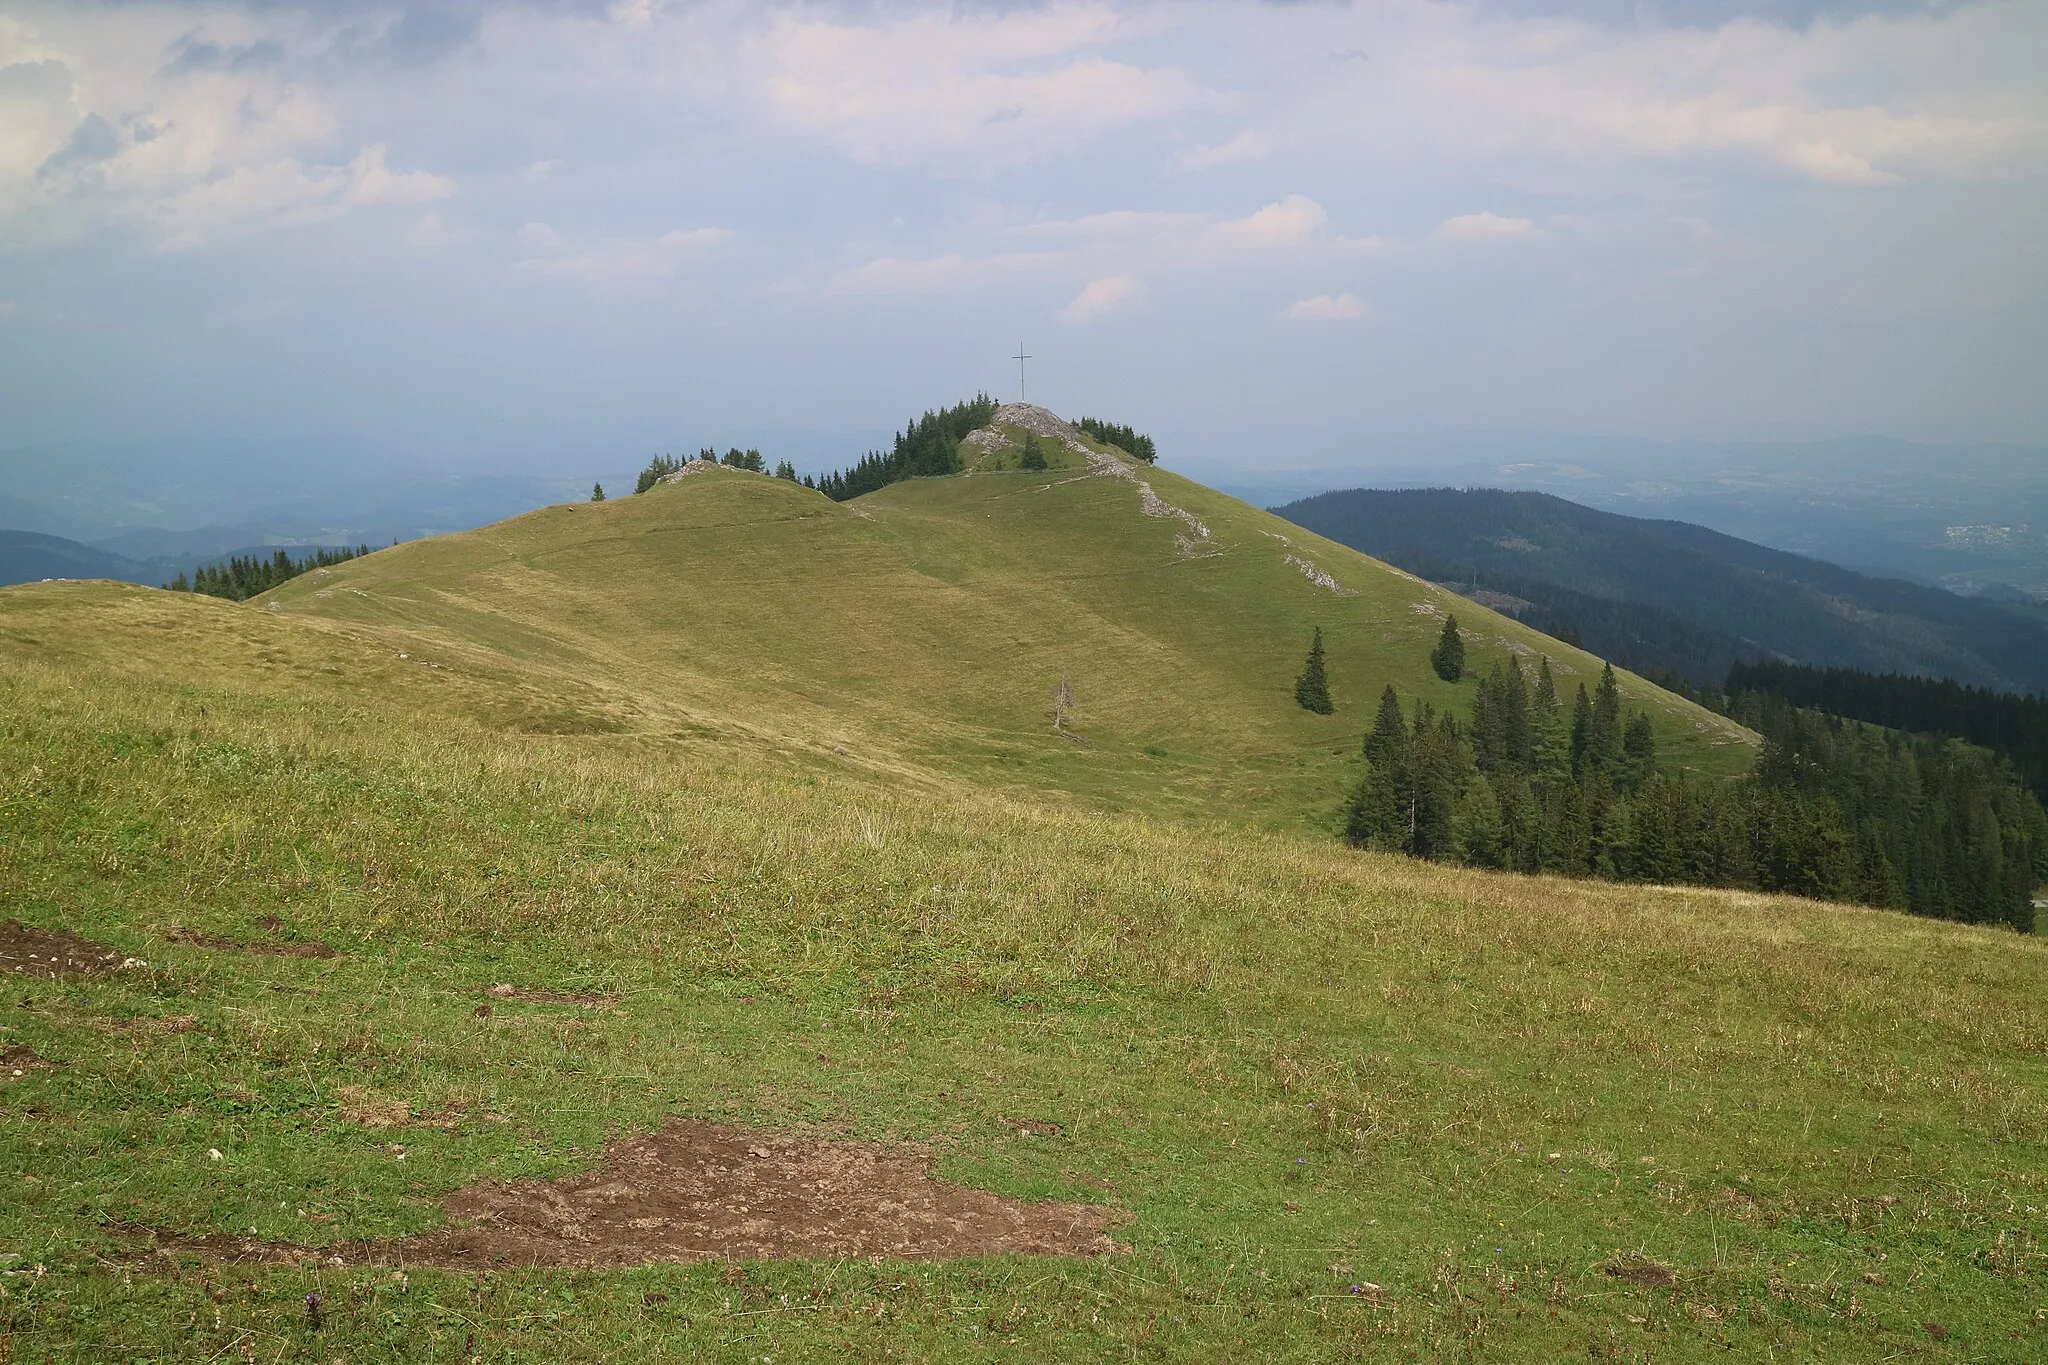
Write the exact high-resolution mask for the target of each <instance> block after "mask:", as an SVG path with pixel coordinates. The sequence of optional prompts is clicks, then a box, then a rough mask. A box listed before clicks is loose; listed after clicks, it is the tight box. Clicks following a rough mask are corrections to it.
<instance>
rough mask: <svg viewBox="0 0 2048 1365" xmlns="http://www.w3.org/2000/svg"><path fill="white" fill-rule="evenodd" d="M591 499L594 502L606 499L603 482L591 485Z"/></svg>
mask: <svg viewBox="0 0 2048 1365" xmlns="http://www.w3.org/2000/svg"><path fill="white" fill-rule="evenodd" d="M590 500H591V501H592V502H603V501H604V485H603V484H601V483H594V484H592V485H590Z"/></svg>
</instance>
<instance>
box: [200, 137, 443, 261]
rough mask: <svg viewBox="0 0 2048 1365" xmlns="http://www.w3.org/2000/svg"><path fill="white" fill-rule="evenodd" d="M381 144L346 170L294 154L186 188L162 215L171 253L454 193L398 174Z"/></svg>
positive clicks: (435, 181)
mask: <svg viewBox="0 0 2048 1365" xmlns="http://www.w3.org/2000/svg"><path fill="white" fill-rule="evenodd" d="M385 156H386V153H385V150H384V146H383V144H381V143H373V144H371V145H370V146H367V147H365V148H363V149H362V150H361V151H360V152H358V153H356V157H355V159H354V160H353V161H351V162H349V164H348V165H346V166H304V165H301V164H300V163H299V162H298V161H296V160H294V159H293V158H290V157H285V158H283V159H281V160H278V161H274V162H272V163H270V164H269V165H266V166H238V167H236V168H235V169H234V170H233V171H230V172H229V173H228V174H227V175H224V176H221V177H220V178H218V179H215V180H208V181H204V182H203V183H201V184H199V185H196V186H194V187H193V188H191V189H189V190H186V191H185V192H183V193H182V194H179V195H177V196H176V197H174V198H172V199H171V200H170V201H169V202H168V203H166V204H164V205H163V206H162V208H161V209H160V210H159V221H160V224H161V230H162V239H161V241H160V243H159V245H160V246H161V247H162V248H163V249H164V250H167V251H175V250H183V249H187V248H191V247H198V246H204V245H207V244H209V243H212V242H217V241H220V240H222V239H224V238H229V237H234V236H239V235H241V234H244V233H247V232H252V231H260V230H263V229H269V228H278V227H293V226H299V225H302V224H306V223H319V222H325V221H327V220H329V219H332V218H338V217H340V216H341V215H342V214H344V213H347V212H349V211H350V210H352V209H359V208H368V207H371V206H374V205H380V204H422V203H430V202H432V201H433V200H436V199H446V198H447V197H448V196H449V195H451V194H453V193H455V182H454V181H452V180H450V179H448V178H447V177H446V176H441V175H434V174H432V173H430V172H427V171H393V170H392V169H391V168H390V167H389V166H388V165H386V164H385Z"/></svg>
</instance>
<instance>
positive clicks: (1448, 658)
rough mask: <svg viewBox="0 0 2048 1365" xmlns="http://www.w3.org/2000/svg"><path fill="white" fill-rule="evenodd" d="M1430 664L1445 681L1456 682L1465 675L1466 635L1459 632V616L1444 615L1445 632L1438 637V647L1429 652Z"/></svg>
mask: <svg viewBox="0 0 2048 1365" xmlns="http://www.w3.org/2000/svg"><path fill="white" fill-rule="evenodd" d="M1429 666H1430V667H1431V668H1434V669H1435V670H1436V675H1437V676H1438V677H1439V678H1442V679H1443V680H1444V681H1445V682H1456V681H1458V679H1460V678H1462V677H1464V676H1465V637H1463V636H1462V635H1460V634H1458V618H1457V617H1455V616H1446V617H1444V633H1443V634H1442V635H1439V636H1438V637H1437V641H1436V648H1435V649H1433V650H1431V651H1430V653H1429Z"/></svg>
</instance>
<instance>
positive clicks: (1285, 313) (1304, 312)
mask: <svg viewBox="0 0 2048 1365" xmlns="http://www.w3.org/2000/svg"><path fill="white" fill-rule="evenodd" d="M1280 316H1282V317H1284V318H1286V319H1287V320H1288V321H1290V322H1353V321H1356V320H1357V319H1359V318H1362V317H1364V316H1365V304H1364V302H1363V301H1361V300H1360V299H1359V297H1358V296H1357V295H1356V294H1337V295H1334V296H1333V295H1330V294H1317V295H1316V296H1315V297H1313V298H1307V299H1299V300H1297V301H1296V302H1294V303H1290V304H1288V305H1287V307H1285V308H1284V309H1282V310H1281V312H1280Z"/></svg>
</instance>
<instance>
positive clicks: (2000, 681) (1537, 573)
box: [1275, 488, 2048, 693]
mask: <svg viewBox="0 0 2048 1365" xmlns="http://www.w3.org/2000/svg"><path fill="white" fill-rule="evenodd" d="M1275 510H1276V511H1277V512H1278V513H1279V514H1280V515H1281V516H1284V517H1286V518H1287V519H1288V520H1290V521H1292V522H1294V523H1295V524H1297V525H1299V526H1303V527H1306V528H1307V529H1309V530H1311V531H1315V532H1317V533H1319V534H1321V535H1325V536H1328V537H1329V538H1330V539H1332V540H1335V541H1339V542H1341V543H1343V544H1345V545H1349V546H1351V547H1353V548H1354V549H1358V550H1362V551H1364V552H1365V553H1366V554H1369V555H1373V556H1375V557H1376V558H1379V559H1384V560H1387V561H1388V562H1390V563H1393V564H1396V565H1398V566H1400V567H1401V568H1404V569H1406V570H1408V571H1409V572H1410V573H1414V574H1418V575H1420V576H1422V577H1424V578H1428V579H1431V580H1434V581H1436V582H1439V583H1444V584H1447V585H1454V586H1455V587H1456V589H1457V590H1459V591H1462V592H1464V593H1465V594H1466V595H1468V596H1473V597H1476V598H1477V599H1478V600H1480V601H1482V602H1484V603H1485V604H1486V605H1488V606H1490V607H1493V608H1494V609H1496V610H1502V611H1507V612H1510V613H1511V614H1513V615H1516V616H1518V617H1520V618H1521V619H1523V620H1526V621H1529V622H1530V623H1531V624H1533V625H1537V626H1539V627H1542V628H1544V629H1546V630H1549V631H1551V632H1552V633H1557V632H1559V631H1568V632H1572V633H1576V634H1577V635H1578V636H1579V638H1580V639H1581V640H1582V641H1583V643H1584V644H1585V647H1586V648H1587V649H1589V650H1591V651H1593V652H1594V653H1596V654H1600V655H1603V656H1605V657H1607V658H1611V659H1614V660H1615V661H1617V662H1620V663H1625V664H1627V665H1628V666H1630V667H1631V668H1634V669H1637V670H1638V671H1642V670H1651V669H1668V670H1671V671H1673V672H1676V673H1678V674H1680V675H1681V676H1683V677H1685V678H1687V679H1689V680H1691V681H1693V682H1695V683H1697V684H1702V685H1710V686H1718V685H1719V684H1720V682H1721V681H1722V680H1723V679H1724V678H1725V677H1726V676H1727V671H1728V667H1729V665H1730V664H1732V663H1733V662H1734V661H1735V660H1736V659H1738V658H1744V659H1757V658H1774V659H1783V660H1788V661H1792V662H1797V663H1806V664H1815V665H1823V666H1830V665H1831V666H1837V667H1846V668H1858V669H1865V670H1869V671H1872V672H1879V673H1883V672H1900V673H1913V674H1921V675H1926V676H1931V677H1945V678H1953V679H1955V680H1956V681H1958V682H1962V683H1967V684H1971V685H1975V686H1979V687H1990V688H1996V689H1999V690H2001V691H2014V692H2035V693H2048V613H2044V612H2042V611H2041V610H2040V609H2039V608H2038V607H2030V606H2029V605H2025V604H2016V603H2011V602H2008V601H2003V600H1997V599H1991V598H1984V597H1960V596H1958V595H1956V594H1955V593H1951V592H1946V591H1943V590H1941V589H1939V588H1932V587H1927V586H1924V585H1921V584H1917V583H1909V582H1906V581H1903V580H1900V579H1889V578H1874V577H1871V576H1869V575H1866V574H1861V573H1857V572H1855V571H1853V570H1850V569H1844V568H1841V567H1838V566H1837V565H1834V564H1828V563H1824V562H1822V561H1820V560H1816V559H1808V558H1806V557H1804V556H1802V555H1796V554H1789V553H1787V552H1785V551H1782V550H1772V549H1768V548H1766V547H1764V546H1761V545H1756V544H1752V543H1750V542H1749V541H1745V540H1739V539H1737V538H1735V537H1733V536H1728V535H1723V534H1721V533H1720V532H1718V531H1710V530H1708V529H1706V528H1705V527H1701V526H1694V525H1690V524H1688V523H1685V522H1679V521H1653V520H1646V519H1642V518H1637V517H1629V516H1622V515H1620V514H1618V513H1614V512H1603V511H1598V510H1595V509H1593V508H1590V507H1583V506H1580V505H1579V504H1577V503H1574V502H1568V501H1566V500H1565V499H1563V498H1559V497H1554V496H1551V495H1550V494H1547V493H1534V492H1512V491H1507V490H1501V489H1450V488H1431V489H1395V490H1385V489H1350V490H1346V491H1342V492H1332V493H1323V494H1320V495H1318V496H1316V497H1312V498H1304V499H1302V500H1300V501H1298V502H1292V503H1289V504H1287V505H1286V506H1283V507H1279V508H1276V509H1275Z"/></svg>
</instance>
